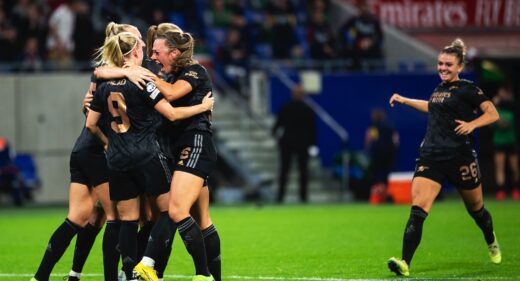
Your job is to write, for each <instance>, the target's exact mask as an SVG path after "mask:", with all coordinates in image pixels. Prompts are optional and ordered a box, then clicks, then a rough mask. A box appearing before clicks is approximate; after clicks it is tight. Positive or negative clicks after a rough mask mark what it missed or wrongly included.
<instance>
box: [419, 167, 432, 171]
mask: <svg viewBox="0 0 520 281" xmlns="http://www.w3.org/2000/svg"><path fill="white" fill-rule="evenodd" d="M429 168H430V167H428V166H419V167H417V172H424V171H426V170H428V169H429Z"/></svg>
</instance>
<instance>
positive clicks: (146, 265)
mask: <svg viewBox="0 0 520 281" xmlns="http://www.w3.org/2000/svg"><path fill="white" fill-rule="evenodd" d="M164 160H166V158H165V157H163V156H162V155H161V154H159V155H158V156H157V157H156V158H154V159H152V160H151V161H150V162H149V163H147V164H146V166H145V167H143V175H142V178H143V185H144V186H146V195H147V196H148V198H149V199H151V200H150V203H151V204H150V207H151V209H152V212H153V213H156V214H158V216H157V220H156V222H155V225H154V226H153V228H152V230H151V232H150V239H148V243H147V245H146V250H145V252H144V256H143V258H142V259H141V262H139V263H138V264H137V265H136V267H135V268H134V271H135V272H136V273H137V274H138V275H139V277H140V278H142V279H144V280H158V276H157V273H156V271H155V270H154V267H155V262H156V261H158V260H159V259H160V258H161V257H165V254H164V253H165V252H166V251H167V249H168V248H169V246H168V245H169V244H170V240H171V239H173V233H174V232H175V227H174V224H173V221H172V220H171V219H170V217H169V215H168V203H169V190H170V188H169V187H170V182H171V171H170V170H169V168H168V165H167V163H166V162H165V161H164ZM161 262H162V261H161ZM163 270H164V269H163Z"/></svg>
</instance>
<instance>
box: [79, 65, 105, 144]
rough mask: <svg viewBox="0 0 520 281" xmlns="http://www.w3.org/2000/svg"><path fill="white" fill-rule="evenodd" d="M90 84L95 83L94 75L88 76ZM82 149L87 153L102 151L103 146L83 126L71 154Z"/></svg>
mask: <svg viewBox="0 0 520 281" xmlns="http://www.w3.org/2000/svg"><path fill="white" fill-rule="evenodd" d="M90 82H92V83H96V82H97V81H96V77H95V76H94V74H92V75H91V76H90ZM100 122H101V121H100ZM84 149H88V150H89V151H103V144H102V143H101V141H100V140H98V139H97V137H95V136H93V135H92V134H91V133H89V131H88V130H87V128H86V127H85V126H83V129H82V130H81V133H80V135H79V137H78V138H77V139H76V142H75V143H74V147H73V148H72V152H78V151H80V150H84Z"/></svg>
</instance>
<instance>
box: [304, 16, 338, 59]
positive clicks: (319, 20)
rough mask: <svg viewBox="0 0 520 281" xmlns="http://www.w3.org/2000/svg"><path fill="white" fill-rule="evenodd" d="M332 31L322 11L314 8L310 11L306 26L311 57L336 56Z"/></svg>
mask: <svg viewBox="0 0 520 281" xmlns="http://www.w3.org/2000/svg"><path fill="white" fill-rule="evenodd" d="M334 39H335V38H334V33H333V31H332V28H331V26H330V24H329V23H328V22H327V21H326V16H325V13H324V11H321V10H319V9H318V10H314V11H312V13H311V18H310V22H309V24H308V26H307V42H308V44H309V48H310V55H311V58H312V59H318V60H321V59H333V58H334V57H335V56H336V50H335V49H334V46H335V42H334Z"/></svg>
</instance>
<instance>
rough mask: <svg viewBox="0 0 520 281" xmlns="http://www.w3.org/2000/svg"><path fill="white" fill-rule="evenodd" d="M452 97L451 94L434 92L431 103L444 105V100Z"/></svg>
mask: <svg viewBox="0 0 520 281" xmlns="http://www.w3.org/2000/svg"><path fill="white" fill-rule="evenodd" d="M450 97H451V93H450V92H434V93H433V94H432V96H431V97H430V102H432V103H443V102H444V99H448V98H450Z"/></svg>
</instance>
